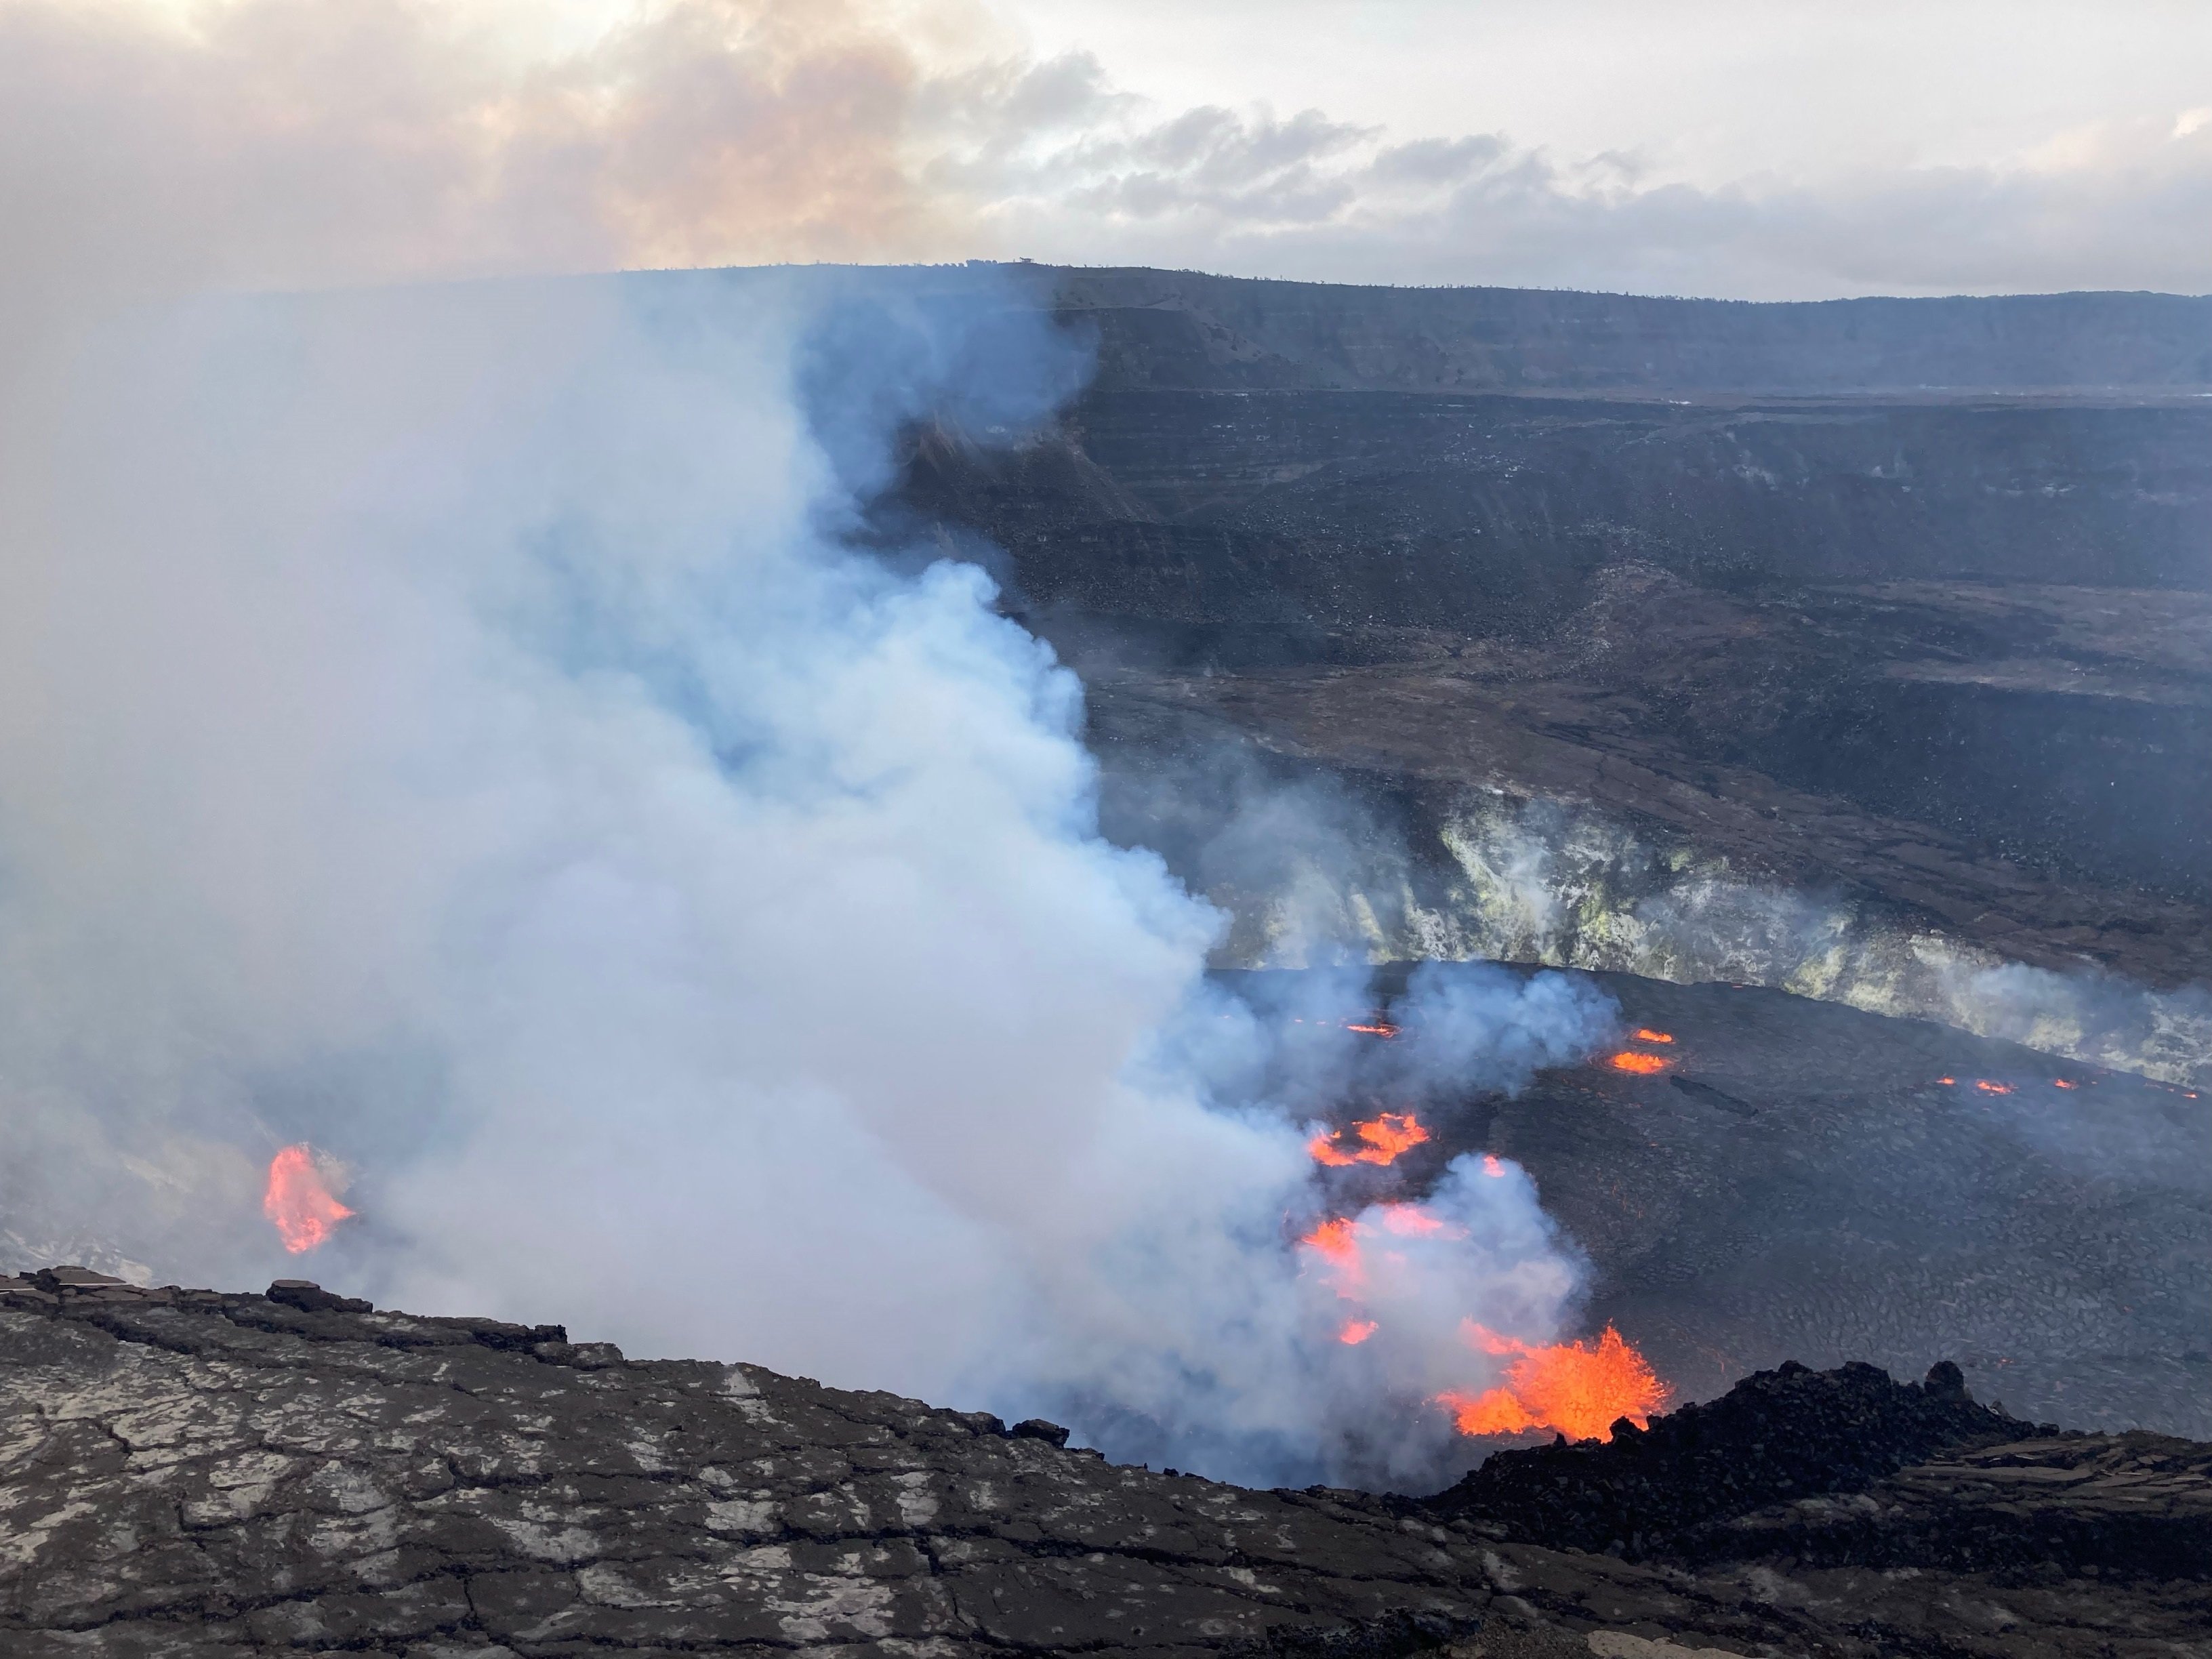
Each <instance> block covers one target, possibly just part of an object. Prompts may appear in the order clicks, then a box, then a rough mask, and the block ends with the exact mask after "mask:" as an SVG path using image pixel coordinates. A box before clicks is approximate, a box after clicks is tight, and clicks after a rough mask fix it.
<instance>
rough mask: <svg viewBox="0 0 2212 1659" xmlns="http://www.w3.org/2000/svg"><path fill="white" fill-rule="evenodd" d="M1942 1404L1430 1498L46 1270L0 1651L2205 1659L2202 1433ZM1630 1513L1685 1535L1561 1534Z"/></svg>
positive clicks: (278, 1303)
mask: <svg viewBox="0 0 2212 1659" xmlns="http://www.w3.org/2000/svg"><path fill="white" fill-rule="evenodd" d="M1862 1373H1865V1374H1864V1375H1862ZM1953 1385H1954V1379H1953V1378H1951V1377H1950V1376H1948V1375H1947V1376H1942V1377H1941V1378H1939V1385H1938V1386H1937V1387H1936V1388H1934V1389H1929V1388H1926V1387H1917V1388H1912V1389H1899V1388H1898V1387H1897V1386H1896V1385H1894V1384H1892V1383H1888V1381H1887V1378H1886V1377H1884V1376H1881V1373H1879V1372H1872V1371H1870V1369H1869V1368H1865V1367H1859V1368H1847V1370H1845V1371H1844V1372H1838V1373H1829V1374H1826V1375H1825V1376H1815V1375H1814V1374H1813V1373H1810V1372H1804V1371H1802V1370H1794V1371H1790V1372H1789V1373H1787V1374H1786V1375H1785V1374H1784V1373H1775V1374H1773V1375H1771V1376H1766V1377H1762V1378H1758V1379H1754V1380H1753V1383H1749V1384H1747V1385H1745V1388H1744V1389H1741V1390H1739V1391H1738V1395H1735V1396H1731V1399H1730V1401H1719V1402H1716V1403H1715V1404H1714V1405H1713V1406H1711V1407H1701V1408H1697V1414H1696V1415H1692V1413H1689V1412H1685V1413H1677V1414H1676V1416H1675V1417H1674V1418H1671V1419H1670V1418H1659V1419H1654V1422H1653V1426H1652V1429H1651V1431H1650V1434H1649V1435H1647V1436H1641V1437H1636V1438H1635V1439H1634V1440H1632V1441H1630V1440H1626V1439H1624V1440H1623V1441H1621V1442H1620V1443H1616V1445H1615V1446H1613V1447H1610V1448H1572V1449H1569V1453H1568V1454H1561V1453H1557V1452H1538V1453H1536V1454H1534V1455H1522V1457H1520V1458H1518V1459H1517V1460H1500V1468H1501V1471H1502V1472H1501V1473H1499V1474H1494V1475H1492V1476H1491V1477H1490V1479H1489V1480H1487V1481H1484V1480H1483V1479H1482V1477H1481V1476H1480V1475H1478V1477H1477V1478H1476V1480H1474V1482H1470V1483H1469V1484H1468V1486H1466V1487H1463V1488H1455V1489H1454V1490H1453V1492H1449V1493H1447V1494H1443V1495H1442V1496H1440V1497H1439V1498H1437V1499H1435V1500H1431V1501H1424V1500H1420V1499H1415V1498H1390V1497H1381V1496H1373V1495H1367V1494H1362V1493H1357V1492H1334V1491H1324V1490H1320V1489H1315V1490H1310V1491H1306V1492H1250V1491H1244V1490H1242V1489H1239V1488H1237V1487H1233V1486H1222V1485H1218V1484H1217V1483H1214V1482H1212V1481H1207V1480H1199V1479H1196V1478H1194V1477H1191V1476H1188V1475H1171V1474H1164V1473H1160V1474H1155V1473H1153V1472H1152V1471H1150V1470H1146V1469H1142V1468H1122V1467H1115V1466H1113V1465H1110V1464H1109V1463H1107V1462H1105V1460H1104V1459H1103V1458H1102V1457H1101V1456H1100V1455H1098V1454H1097V1453H1096V1452H1092V1451H1085V1450H1084V1449H1081V1448H1079V1447H1071V1446H1067V1445H1065V1444H1063V1443H1062V1441H1063V1439H1064V1438H1065V1437H1066V1431H1064V1430H1063V1429H1061V1428H1060V1426H1059V1425H1054V1424H1050V1423H1046V1422H1042V1421H1041V1420H1033V1421H1030V1422H1026V1423H1023V1424H1020V1425H1016V1426H1014V1427H1012V1428H1011V1429H1010V1428H1008V1427H1007V1426H1006V1425H1005V1424H1003V1423H1002V1422H1000V1419H997V1418H994V1417H991V1416H989V1415H987V1414H985V1413H974V1412H965V1413H963V1412H955V1411H945V1410H941V1409H938V1408H934V1407H930V1406H927V1405H925V1404H923V1403H922V1402H921V1401H915V1400H905V1399H901V1398H898V1397H897V1396H895V1395H887V1394H863V1393H849V1392H846V1391H843V1390H840V1389H826V1388H823V1387H822V1386H820V1385H819V1384H817V1383H812V1382H810V1381H807V1380H805V1379H803V1378H800V1379H794V1378H791V1377H786V1376H777V1375H776V1374H775V1373H774V1372H771V1371H768V1370H762V1369H761V1368H759V1367H757V1366H751V1365H732V1364H710V1363H704V1362H696V1361H678V1360H657V1361H642V1362H641V1361H637V1360H632V1359H629V1358H625V1357H624V1356H623V1354H622V1353H621V1352H619V1351H618V1350H617V1349H615V1348H613V1347H612V1346H610V1345H608V1344H605V1343H595V1342H577V1341H574V1340H570V1338H569V1334H568V1332H567V1331H565V1330H563V1329H562V1328H561V1327H559V1326H556V1325H537V1326H526V1325H520V1324H513V1323H507V1322H501V1321H497V1320H489V1319H456V1318H424V1317H418V1316H413V1315H409V1314H404V1313H398V1312H393V1311H390V1310H378V1309H374V1308H371V1307H369V1306H368V1305H367V1304H363V1303H362V1302H361V1301H360V1300H358V1299H357V1298H351V1297H342V1296H338V1295H336V1294H333V1293H331V1292H328V1291H323V1290H322V1289H321V1288H320V1287H319V1286H317V1285H312V1284H309V1283H307V1282H306V1281H304V1280H292V1281H280V1282H279V1283H278V1284H276V1285H272V1286H271V1287H270V1294H268V1295H262V1296H251V1295H234V1294H228V1293H218V1292H216V1291H189V1290H180V1289H178V1288H176V1287H173V1286H170V1287H165V1288H161V1289H152V1290H149V1289H142V1288H139V1287H137V1286H135V1285H129V1284H125V1283H123V1282H122V1281H120V1280H118V1279H112V1278H110V1277H107V1276H106V1275H103V1274H100V1273H90V1272H88V1271H86V1270H84V1269H82V1268H73V1267H57V1268H51V1269H47V1270H44V1271H41V1272H40V1273H36V1274H33V1275H30V1276H27V1277H19V1278H0V1654H5V1655H6V1656H8V1659H86V1656H98V1659H107V1656H116V1659H155V1656H161V1659H275V1656H277V1655H286V1656H295V1655H300V1654H308V1653H334V1652H347V1653H370V1654H379V1655H388V1656H395V1659H398V1656H404V1659H584V1656H591V1659H615V1656H624V1655H646V1654H651V1655H670V1656H672V1655H676V1654H684V1655H701V1654H708V1655H749V1656H761V1659H767V1656H771V1655H774V1656H791V1655H793V1654H805V1655H816V1656H828V1655H836V1656H839V1659H843V1656H854V1659H858V1656H860V1655H863V1654H866V1655H870V1656H873V1655H891V1656H915V1659H920V1656H932V1659H961V1656H976V1659H981V1656H984V1655H992V1656H1006V1655H1039V1656H1042V1655H1048V1654H1051V1655H1058V1654H1102V1655H1121V1654H1127V1655H1133V1656H1135V1655H1143V1656H1159V1659H1168V1656H1200V1655H1229V1654H1248V1655H1255V1656H1259V1655H1276V1656H1284V1659H1289V1656H1316V1659H1319V1656H1330V1659H1396V1656H1400V1655H1412V1654H1420V1653H1443V1654H1448V1655H1451V1656H1455V1659H1476V1656H1481V1659H1583V1656H1595V1659H1694V1656H1699V1655H1705V1656H1708V1659H1710V1656H1711V1655H1714V1654H1743V1655H1753V1654H1758V1655H1770V1656H1777V1659H1780V1656H1790V1659H1876V1656H1888V1655H1925V1656H1929V1659H1936V1656H1942V1659H2045V1656H2048V1659H2106V1656H2112V1659H2152V1656H2156V1659H2212V1584H2208V1583H2206V1582H2205V1575H2204V1571H2203V1562H2204V1561H2205V1559H2207V1554H2206V1552H2205V1550H2204V1548H2203V1543H2204V1541H2205V1538H2206V1520H2207V1516H2212V1468H2208V1459H2212V1447H2207V1446H2201V1445H2195V1444H2192V1443H2186V1442H2180V1441H2164V1440H2157V1439H2156V1438H2155V1437H2148V1436H2136V1435H2130V1436H2118V1437H2114V1436H2100V1435H2079V1436H2061V1437H2052V1436H2049V1435H2043V1434H2040V1433H2039V1432H2038V1431H2033V1430H2031V1429H2029V1428H2028V1426H2027V1425H2023V1424H2015V1423H2014V1422H2012V1421H2011V1420H2010V1419H2005V1418H2003V1417H2002V1416H2000V1415H1998V1414H1996V1413H1990V1412H1984V1411H1983V1410H1982V1408H1980V1407H1976V1406H1974V1405H1973V1404H1972V1402H1971V1401H1968V1400H1966V1398H1965V1397H1964V1395H1963V1394H1962V1393H1961V1392H1960V1391H1958V1390H1957V1389H1955V1387H1954V1386H1953ZM1685 1422H1686V1424H1687V1425H1690V1426H1689V1427H1683V1426H1680V1425H1683V1424H1684V1423H1685ZM1692 1429H1694V1431H1695V1432H1692ZM1855 1435H1856V1436H1857V1437H1860V1438H1861V1439H1862V1440H1863V1442H1864V1443H1863V1444H1862V1445H1858V1446H1853V1445H1850V1444H1849V1442H1850V1439H1851V1437H1853V1436H1855ZM2006 1436H2026V1438H2021V1439H2006V1438H2004V1437H2006ZM1992 1437H1995V1443H1992ZM1666 1446H1673V1447H1674V1448H1675V1452H1674V1454H1670V1455H1665V1456H1658V1455H1654V1454H1653V1452H1652V1451H1651V1450H1650V1448H1654V1447H1666ZM1899 1460H1902V1462H1901V1463H1900V1461H1899ZM1731 1461H1734V1462H1740V1463H1741V1466H1742V1467H1743V1468H1744V1469H1746V1470H1747V1471H1749V1473H1748V1474H1745V1475H1744V1476H1743V1477H1742V1478H1741V1479H1737V1480H1734V1481H1733V1484H1731V1482H1730V1480H1729V1478H1728V1469H1729V1464H1730V1463H1731ZM1516 1471H1520V1472H1524V1473H1515V1472H1516ZM1528 1471H1536V1472H1539V1473H1541V1475H1542V1476H1543V1478H1542V1479H1541V1480H1531V1479H1529V1478H1528V1477H1527V1475H1526V1474H1525V1472H1528ZM1554 1477H1557V1479H1556V1480H1555V1479H1554ZM1672 1481H1680V1482H1681V1483H1683V1487H1682V1492H1680V1494H1677V1493H1674V1492H1672V1491H1671V1490H1670V1487H1669V1482H1672ZM1516 1482H1517V1483H1518V1485H1517V1486H1516ZM1508 1486H1512V1487H1514V1488H1515V1490H1516V1491H1520V1490H1522V1488H1526V1494H1525V1496H1523V1497H1521V1498H1515V1499H1514V1500H1512V1502H1510V1504H1505V1506H1504V1508H1502V1509H1501V1508H1499V1507H1498V1504H1497V1503H1495V1502H1493V1501H1492V1499H1493V1498H1495V1497H1496V1495H1497V1494H1498V1492H1502V1491H1503V1490H1504V1488H1505V1487H1508ZM1854 1487H1856V1489H1855V1490H1854V1489H1852V1488H1854ZM1471 1492H1474V1493H1480V1494H1482V1495H1483V1497H1482V1499H1481V1501H1475V1500H1474V1499H1473V1498H1470V1496H1469V1494H1470V1493H1471ZM1777 1492H1783V1493H1798V1494H1814V1495H1810V1496H1800V1497H1796V1498H1784V1501H1782V1502H1779V1503H1773V1502H1766V1503H1759V1502H1755V1501H1754V1500H1762V1499H1765V1498H1770V1497H1771V1496H1772V1495H1773V1494H1774V1493H1777ZM1623 1505H1627V1506H1629V1507H1630V1508H1632V1509H1635V1511H1636V1513H1637V1514H1638V1515H1642V1516H1645V1517H1646V1520H1645V1522H1644V1526H1643V1530H1644V1532H1645V1533H1646V1534H1650V1535H1652V1536H1656V1535H1657V1534H1658V1533H1659V1532H1661V1531H1665V1532H1666V1536H1667V1537H1668V1539H1670V1540H1674V1541H1678V1542H1680V1545H1681V1552H1680V1553H1678V1554H1677V1555H1676V1556H1675V1557H1674V1559H1653V1560H1648V1561H1631V1560H1625V1559H1619V1558H1617V1557H1615V1556H1613V1555H1610V1554H1606V1553H1588V1552H1586V1551H1584V1550H1583V1549H1581V1548H1579V1547H1571V1541H1570V1540H1569V1539H1568V1538H1566V1537H1565V1536H1564V1535H1563V1534H1565V1533H1568V1532H1573V1533H1574V1534H1575V1535H1576V1536H1577V1537H1588V1536H1589V1535H1590V1534H1592V1533H1593V1532H1594V1531H1595V1530H1596V1529H1598V1528H1600V1527H1601V1525H1616V1526H1617V1525H1618V1524H1619V1523H1618V1522H1600V1521H1599V1520H1597V1519H1596V1518H1595V1517H1597V1516H1601V1515H1603V1514H1605V1513H1607V1506H1612V1510H1613V1511H1614V1512H1619V1511H1620V1510H1621V1508H1622V1506H1623ZM1637 1506H1641V1507H1640V1508H1638V1507H1637ZM1651 1517H1657V1518H1656V1519H1653V1518H1651ZM1662 1523H1663V1524H1662ZM1668 1528H1671V1529H1672V1530H1667V1529H1668ZM1635 1529H1636V1528H1635V1527H1634V1526H1633V1525H1632V1530H1635ZM1693 1553H1694V1555H1695V1557H1696V1559H1692V1554H1693ZM2123 1554H2124V1555H2125V1556H2126V1557H2127V1558H2128V1559H2127V1562H2126V1565H2125V1566H2124V1569H2123V1567H2122V1566H2121V1565H2119V1562H2118V1557H2119V1556H2121V1555H2123ZM1990 1564H1994V1565H1990Z"/></svg>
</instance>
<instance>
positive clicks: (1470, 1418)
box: [1436, 1320, 1669, 1440]
mask: <svg viewBox="0 0 2212 1659" xmlns="http://www.w3.org/2000/svg"><path fill="white" fill-rule="evenodd" d="M1463 1330H1464V1334H1466V1336H1467V1339H1468V1343H1469V1344H1470V1345H1471V1346H1474V1347H1476V1348H1479V1349H1480V1350H1481V1351H1482V1352H1485V1353H1488V1354H1500V1355H1504V1354H1510V1355H1511V1356H1513V1363H1512V1364H1510V1365H1509V1366H1507V1367H1506V1371H1505V1382H1504V1385H1503V1386H1502V1387H1499V1388H1495V1389H1487V1390H1486V1391H1485V1392H1483V1393H1481V1394H1479V1395H1466V1394H1455V1393H1445V1394H1440V1395H1437V1397H1436V1400H1437V1404H1438V1405H1440V1406H1442V1407H1443V1408H1444V1409H1445V1410H1446V1411H1448V1412H1449V1413H1451V1414H1452V1425H1453V1426H1454V1427H1455V1428H1456V1429H1457V1430H1458V1431H1460V1432H1461V1433H1462V1434H1465V1435H1492V1434H1525V1433H1527V1432H1528V1431H1531V1430H1543V1429H1552V1430H1556V1431H1559V1433H1561V1434H1564V1435H1565V1436H1566V1437H1568V1438H1569V1439H1571V1440H1610V1439H1611V1438H1612V1437H1613V1424H1614V1423H1616V1422H1618V1421H1619V1420H1620V1419H1622V1418H1624V1417H1625V1418H1626V1419H1628V1420H1629V1421H1630V1422H1632V1423H1633V1424H1635V1425H1637V1426H1638V1428H1643V1427H1644V1426H1645V1425H1647V1424H1648V1423H1649V1422H1650V1417H1651V1413H1654V1412H1656V1411H1658V1410H1660V1409H1662V1407H1664V1406H1665V1405H1666V1403H1667V1400H1668V1394H1669V1390H1668V1387H1667V1385H1666V1384H1665V1383H1662V1382H1661V1381H1660V1380H1659V1376H1658V1373H1656V1371H1654V1370H1652V1369H1651V1366H1650V1362H1649V1361H1647V1360H1646V1359H1645V1358H1644V1356H1643V1355H1642V1354H1640V1353H1638V1352H1637V1351H1636V1349H1635V1348H1634V1347H1633V1346H1631V1345H1630V1344H1629V1342H1628V1340H1627V1339H1626V1338H1625V1337H1623V1336H1622V1335H1621V1334H1620V1332H1619V1331H1618V1330H1616V1329H1615V1328H1613V1327H1612V1326H1611V1325H1607V1327H1606V1328H1605V1329H1604V1330H1603V1331H1602V1332H1601V1333H1600V1334H1598V1335H1597V1336H1596V1337H1595V1338H1594V1339H1593V1340H1589V1341H1585V1342H1555V1343H1550V1344H1547V1345H1545V1346H1531V1345H1529V1344H1528V1343H1525V1342H1518V1341H1516V1340H1514V1339H1513V1338H1511V1337H1509V1336H1501V1335H1499V1334H1498V1333H1497V1332H1495V1331H1493V1330H1491V1329H1489V1328H1487V1327H1486V1326H1482V1325H1478V1324H1476V1323H1475V1322H1474V1321H1473V1320H1469V1321H1468V1322H1467V1323H1466V1325H1465V1326H1464V1327H1463Z"/></svg>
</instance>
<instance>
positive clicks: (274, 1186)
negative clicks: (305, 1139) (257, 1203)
mask: <svg viewBox="0 0 2212 1659" xmlns="http://www.w3.org/2000/svg"><path fill="white" fill-rule="evenodd" d="M261 1213H262V1214H264V1215H265V1216H267V1217H268V1218H269V1219H270V1221H271V1222H272V1223H274V1224H275V1225H276V1237H279V1238H281V1239H283V1241H284V1248H285V1249H288V1250H289V1251H290V1252H291V1253H292V1254H293V1255H302V1254H304V1253H305V1252H307V1251H308V1250H312V1249H314V1248H315V1246H317V1245H318V1244H320V1243H323V1242H324V1241H325V1240H326V1239H328V1238H329V1237H330V1236H331V1229H332V1228H334V1227H336V1226H337V1225H338V1223H339V1222H341V1221H343V1220H344V1219H345V1218H347V1217H348V1216H349V1215H351V1214H352V1213H353V1212H352V1211H351V1210H349V1209H348V1208H346V1206H344V1205H343V1204H341V1203H339V1202H338V1200H337V1195H336V1194H333V1193H332V1192H331V1188H330V1183H329V1182H328V1181H327V1180H326V1179H325V1176H324V1174H323V1170H322V1169H321V1166H320V1165H319V1164H317V1162H316V1160H315V1150H314V1148H313V1147H312V1146H305V1145H301V1146H287V1147H286V1148H285V1149H284V1150H283V1152H279V1153H277V1154H276V1157H274V1158H270V1160H269V1188H268V1190H267V1191H266V1192H264V1194H262V1195H261Z"/></svg>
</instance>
